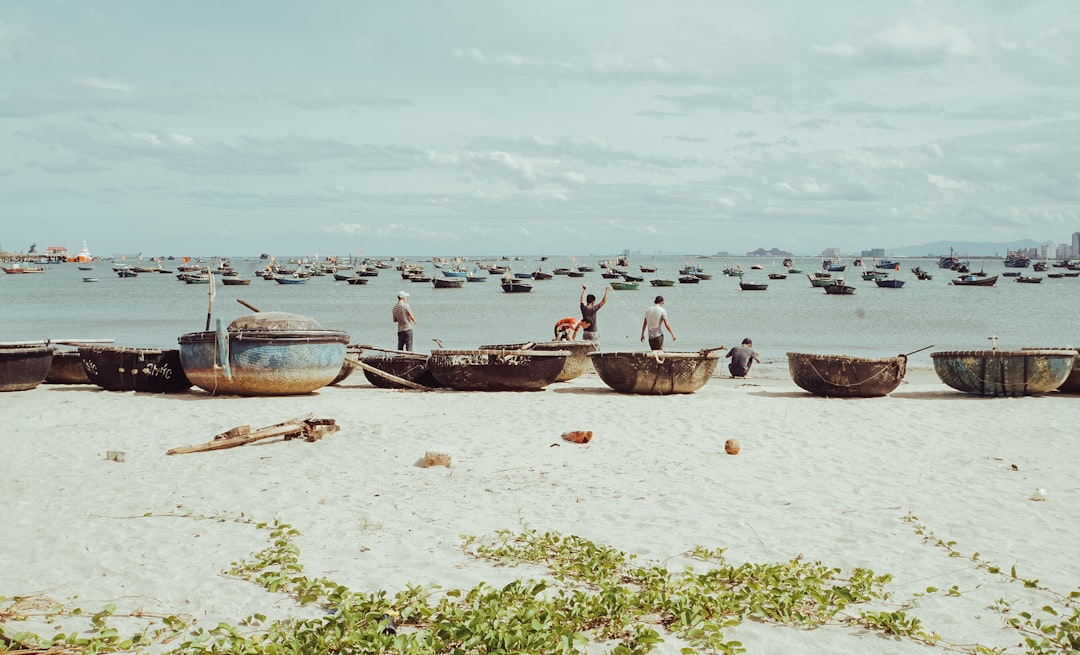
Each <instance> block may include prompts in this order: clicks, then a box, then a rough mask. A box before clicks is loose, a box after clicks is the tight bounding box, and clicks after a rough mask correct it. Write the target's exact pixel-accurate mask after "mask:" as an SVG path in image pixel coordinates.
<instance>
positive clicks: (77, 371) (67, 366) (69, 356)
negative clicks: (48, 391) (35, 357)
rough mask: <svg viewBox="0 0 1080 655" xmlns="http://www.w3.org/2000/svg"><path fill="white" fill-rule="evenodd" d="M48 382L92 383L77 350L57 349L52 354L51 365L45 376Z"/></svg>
mask: <svg viewBox="0 0 1080 655" xmlns="http://www.w3.org/2000/svg"><path fill="white" fill-rule="evenodd" d="M45 381H46V382H48V383H49V384H93V383H92V382H91V381H90V378H89V377H88V376H87V375H86V367H85V366H83V363H82V357H81V356H80V355H79V351H77V350H66V351H58V352H56V353H55V354H53V359H52V365H51V366H49V373H48V374H47V375H46V376H45Z"/></svg>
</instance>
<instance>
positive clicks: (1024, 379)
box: [930, 349, 1077, 396]
mask: <svg viewBox="0 0 1080 655" xmlns="http://www.w3.org/2000/svg"><path fill="white" fill-rule="evenodd" d="M1076 356H1077V351H1076V350H1075V349H1061V350H1054V349H1051V350H1034V349H1032V350H1018V351H1016V350H1014V351H1009V350H959V351H944V352H936V353H930V357H931V358H932V359H933V360H934V372H935V373H937V376H938V378H940V379H941V381H942V382H944V383H945V384H946V385H948V386H950V387H952V388H953V389H956V390H957V391H963V392H964V393H969V394H974V395H977V396H1032V395H1039V394H1044V393H1049V392H1051V391H1054V390H1056V389H1058V388H1059V387H1061V386H1062V385H1063V384H1064V383H1065V381H1066V380H1067V379H1068V378H1069V375H1070V374H1071V373H1072V371H1073V364H1074V363H1075V360H1076Z"/></svg>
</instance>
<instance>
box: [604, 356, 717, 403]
mask: <svg viewBox="0 0 1080 655" xmlns="http://www.w3.org/2000/svg"><path fill="white" fill-rule="evenodd" d="M719 359H720V356H719V355H718V354H717V353H716V352H713V351H699V352H666V351H661V350H655V351H649V350H646V351H630V352H593V353H589V360H590V361H592V364H593V368H595V369H596V373H597V375H599V376H600V379H601V380H603V381H604V384H606V385H607V386H609V387H611V388H612V389H614V390H615V391H617V392H619V393H632V394H646V395H668V394H683V393H693V392H695V391H697V390H698V389H700V388H701V387H703V386H705V383H706V382H708V381H709V378H711V377H712V374H713V372H715V371H716V365H717V362H718V361H719Z"/></svg>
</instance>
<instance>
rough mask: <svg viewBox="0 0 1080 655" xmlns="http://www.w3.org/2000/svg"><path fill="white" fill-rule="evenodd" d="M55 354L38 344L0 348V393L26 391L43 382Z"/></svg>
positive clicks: (45, 346) (50, 349)
mask: <svg viewBox="0 0 1080 655" xmlns="http://www.w3.org/2000/svg"><path fill="white" fill-rule="evenodd" d="M55 352H56V349H55V348H53V347H51V346H47V345H40V344H32V345H30V344H28V345H10V346H0V391H27V390H29V389H33V388H34V387H36V386H38V385H39V384H41V383H42V382H44V381H45V376H47V375H48V373H49V367H50V366H52V361H53V354H54V353H55Z"/></svg>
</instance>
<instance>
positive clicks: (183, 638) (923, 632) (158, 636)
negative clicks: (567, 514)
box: [0, 513, 1080, 655]
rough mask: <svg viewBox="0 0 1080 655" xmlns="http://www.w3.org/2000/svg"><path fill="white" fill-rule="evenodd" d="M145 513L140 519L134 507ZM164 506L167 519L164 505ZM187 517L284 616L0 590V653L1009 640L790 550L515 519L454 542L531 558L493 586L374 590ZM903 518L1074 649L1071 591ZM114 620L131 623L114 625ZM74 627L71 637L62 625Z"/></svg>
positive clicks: (1014, 613) (266, 527)
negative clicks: (151, 607)
mask: <svg viewBox="0 0 1080 655" xmlns="http://www.w3.org/2000/svg"><path fill="white" fill-rule="evenodd" d="M148 516H149V515H148ZM173 516H176V515H173ZM179 516H184V517H188V518H192V519H197V520H217V521H223V520H235V521H237V522H239V523H244V524H249V525H252V526H253V527H255V528H256V529H258V530H260V531H263V532H265V534H266V537H267V545H266V547H265V548H263V549H261V550H259V551H257V552H255V553H253V554H252V555H251V556H249V557H248V558H246V559H244V560H242V561H239V562H233V563H232V564H231V565H230V567H229V569H228V570H227V571H226V573H227V574H228V575H230V576H233V577H236V578H239V579H242V580H246V581H249V582H251V583H252V584H255V585H258V586H260V587H261V588H264V589H266V590H267V591H268V592H270V593H273V594H276V595H279V596H284V597H288V598H290V599H292V600H293V601H294V602H295V603H296V605H297V608H298V610H299V608H304V609H303V611H297V612H294V613H299V614H305V613H306V614H307V616H290V617H287V618H282V619H275V620H270V619H268V617H267V616H266V615H265V614H262V613H256V614H253V615H251V616H248V617H245V618H243V619H241V620H239V621H238V622H237V623H236V624H235V625H234V624H231V623H226V622H223V623H219V624H217V625H213V626H204V625H201V624H199V622H198V621H196V620H195V619H193V618H191V617H190V616H187V615H184V614H179V613H178V614H175V615H168V614H148V613H143V612H130V611H128V612H121V611H118V609H117V607H116V605H115V604H113V603H109V604H105V605H103V606H101V607H98V608H97V609H96V610H94V611H90V610H86V609H83V608H81V607H79V605H78V603H77V599H72V600H71V601H68V602H66V603H58V602H55V601H52V600H50V599H47V598H44V597H42V596H34V597H13V598H3V597H0V653H7V654H14V653H18V654H20V655H29V654H31V653H33V654H35V655H68V654H72V655H74V654H75V653H79V654H80V655H81V654H86V653H91V654H97V653H101V654H106V653H144V652H153V653H175V654H177V655H202V654H208V653H214V654H233V655H286V654H295V655H301V654H303V655H321V654H339V655H341V654H349V655H352V654H357V655H363V654H366V653H372V654H374V653H391V654H402V655H421V654H423V655H427V654H444V653H446V654H455V655H456V654H462V655H465V654H481V653H562V654H570V653H574V654H577V653H586V652H588V653H595V652H599V649H601V648H606V649H607V650H606V652H608V653H612V654H613V655H645V654H646V653H650V652H652V651H653V650H654V649H655V648H656V646H657V644H659V643H661V642H662V641H665V640H666V639H671V638H677V639H679V640H681V641H682V642H683V643H684V644H685V647H683V648H682V650H681V652H682V653H684V654H685V655H691V654H694V653H725V654H733V653H742V652H746V648H745V647H744V645H743V644H742V643H740V642H739V641H738V640H735V639H732V638H730V637H729V636H727V635H726V634H725V633H727V632H730V631H731V629H732V628H735V627H737V626H738V625H740V624H741V623H742V622H744V621H756V622H766V623H772V624H776V625H781V626H786V627H789V628H791V629H799V630H812V629H815V628H819V627H822V626H826V625H834V626H850V627H853V628H859V629H861V630H866V631H870V632H871V633H875V634H878V635H881V636H883V637H889V638H894V639H902V640H907V641H911V642H913V643H921V644H927V645H934V646H937V647H938V648H941V649H944V650H946V651H951V652H958V653H969V654H971V655H995V654H997V655H1000V654H1004V653H1007V652H1015V651H1011V650H1006V649H1001V648H994V647H988V646H983V645H979V644H954V643H950V642H947V641H945V640H943V639H942V638H941V637H939V636H938V635H937V634H936V633H935V632H934V631H933V630H931V629H929V628H927V627H926V626H924V625H923V624H922V622H921V620H920V619H919V618H918V617H915V616H912V615H911V614H910V613H909V610H911V609H912V608H914V607H915V606H916V605H917V602H918V600H919V599H920V598H922V597H926V596H935V595H940V596H945V597H955V596H960V595H962V592H961V591H960V589H959V588H958V587H957V586H955V585H954V586H951V587H948V588H936V587H930V588H927V589H926V591H925V592H923V593H920V594H917V595H916V596H915V597H913V598H911V599H908V600H897V599H895V598H894V597H893V595H892V594H891V593H890V592H889V590H888V587H889V585H890V583H891V582H892V578H891V576H890V575H888V574H883V575H879V574H876V573H874V572H873V571H871V570H869V569H863V568H855V569H853V570H851V571H849V572H846V573H845V572H843V571H842V570H841V569H839V568H837V567H832V566H828V565H826V564H823V563H821V562H815V561H806V560H804V559H803V558H801V557H797V558H794V559H792V560H789V561H781V562H768V563H755V562H732V561H729V560H728V559H727V558H726V557H725V551H724V549H722V548H706V547H695V548H693V549H691V550H689V551H687V552H685V553H680V554H678V555H677V556H676V557H675V558H672V559H673V560H674V559H676V558H678V559H681V560H683V561H684V562H685V563H684V564H683V566H682V567H681V568H678V567H676V566H673V565H672V564H671V560H669V561H668V562H656V561H642V560H639V559H638V558H637V557H636V556H635V555H633V554H628V553H625V552H623V551H620V550H618V549H616V548H613V547H611V546H606V545H603V544H597V543H594V542H592V541H589V540H587V539H584V538H581V537H579V536H575V535H564V534H560V533H556V532H539V531H535V530H530V529H522V530H520V531H509V530H504V531H498V532H495V533H493V534H492V535H488V536H486V537H476V536H465V537H463V538H462V550H463V552H464V553H465V554H466V555H467V556H469V557H472V558H475V559H477V560H479V561H483V562H488V563H490V564H491V565H493V566H499V567H528V566H531V567H536V569H537V570H538V571H539V572H540V573H539V575H538V576H537V577H535V578H529V577H520V578H517V579H514V580H512V581H510V582H508V583H506V584H504V585H502V586H499V587H496V586H492V585H490V584H487V583H483V582H481V583H479V584H477V585H475V586H474V587H472V588H470V589H442V588H440V587H438V586H417V585H407V586H406V587H405V588H404V589H402V590H400V591H398V592H396V593H390V592H387V591H385V590H378V591H374V592H359V591H354V590H351V589H349V588H347V587H345V586H344V585H341V584H338V583H336V582H334V581H332V580H330V579H328V578H325V577H311V576H308V575H306V574H305V572H304V566H303V564H302V562H301V557H300V556H301V552H300V549H299V547H298V546H297V545H296V539H297V537H298V536H299V531H298V530H296V529H295V528H293V527H292V526H291V525H289V524H287V523H285V522H283V521H281V520H275V521H271V522H261V521H255V520H254V519H251V518H250V517H246V516H242V515H241V516H238V517H228V516H225V515H216V516H212V517H206V516H198V515H194V514H187V513H183V514H179ZM905 521H907V522H908V523H910V524H911V525H912V526H913V527H914V529H915V531H916V533H917V534H919V535H920V536H921V537H922V538H923V540H924V542H926V543H929V544H932V545H934V546H937V547H940V548H942V549H944V550H945V551H946V552H947V553H948V556H949V557H964V558H966V559H968V560H969V561H971V562H972V563H973V565H974V566H976V567H977V568H979V569H982V570H983V571H985V572H986V573H987V574H989V575H995V576H1000V577H1002V578H1003V579H1005V580H1007V581H1008V582H1010V583H1017V584H1022V585H1023V586H1024V587H1025V588H1029V589H1033V590H1035V591H1036V592H1038V593H1043V594H1045V595H1047V596H1048V597H1049V598H1051V599H1052V602H1050V603H1048V604H1047V605H1045V606H1043V607H1041V608H1039V609H1038V610H1037V611H1035V612H1032V611H1029V610H1027V609H1024V608H1020V607H1018V606H1015V605H1014V604H1013V603H1009V602H1006V601H1005V600H999V601H998V603H997V606H996V609H997V610H998V611H999V612H1000V613H1001V614H1002V616H1003V617H1004V622H1005V626H1006V627H1007V628H1008V629H1011V630H1013V631H1015V632H1016V633H1017V634H1018V635H1020V636H1021V637H1022V643H1023V645H1024V646H1023V647H1024V651H1023V652H1024V653H1025V654H1026V655H1049V654H1050V653H1055V654H1060V653H1074V652H1077V650H1078V649H1080V637H1078V635H1080V618H1078V613H1077V598H1078V596H1080V592H1073V593H1072V594H1059V593H1057V592H1054V591H1052V590H1050V589H1047V588H1045V587H1043V586H1041V585H1040V584H1039V583H1038V581H1037V580H1025V579H1023V578H1022V577H1020V576H1018V575H1017V574H1016V571H1015V569H1013V570H1010V571H1008V572H1006V571H1004V570H1003V569H1001V568H999V567H997V566H994V565H992V564H990V563H988V562H986V561H984V560H983V559H982V558H981V557H980V556H979V554H978V553H975V554H973V555H964V554H962V553H961V552H960V551H959V550H958V549H957V548H956V544H955V543H954V542H951V541H945V540H941V539H938V538H937V537H936V536H934V535H933V534H932V533H931V532H930V531H929V529H927V528H926V526H924V525H922V524H921V523H920V522H919V521H918V519H917V518H916V517H913V516H910V515H909V516H908V517H906V518H905ZM120 620H123V621H124V625H125V626H126V625H127V624H128V622H130V621H131V620H136V621H143V622H145V624H144V627H143V628H142V629H141V630H136V631H135V632H133V633H132V634H122V632H121V629H120V628H119V627H117V626H118V622H119V621H120ZM30 621H37V622H39V623H44V624H45V625H53V626H56V630H55V632H54V634H53V635H52V636H40V635H38V634H35V633H34V632H32V631H30V630H16V629H15V628H16V627H17V626H21V625H24V624H26V623H27V622H30ZM61 622H62V623H64V624H71V623H80V622H81V625H82V626H85V630H83V631H82V632H78V631H73V630H70V629H69V630H64V629H63V628H61V627H60V625H61Z"/></svg>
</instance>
